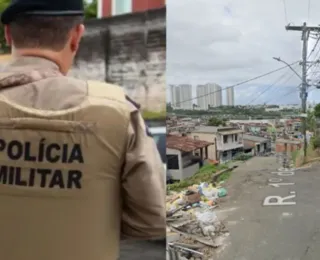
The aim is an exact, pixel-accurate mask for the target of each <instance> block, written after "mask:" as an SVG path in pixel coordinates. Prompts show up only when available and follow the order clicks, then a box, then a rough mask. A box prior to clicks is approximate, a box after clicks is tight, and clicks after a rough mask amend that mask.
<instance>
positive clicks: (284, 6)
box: [282, 0, 288, 24]
mask: <svg viewBox="0 0 320 260" xmlns="http://www.w3.org/2000/svg"><path fill="white" fill-rule="evenodd" d="M282 3H283V9H284V20H285V22H286V24H288V14H287V6H286V0H282Z"/></svg>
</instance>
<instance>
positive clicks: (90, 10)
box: [84, 0, 98, 19]
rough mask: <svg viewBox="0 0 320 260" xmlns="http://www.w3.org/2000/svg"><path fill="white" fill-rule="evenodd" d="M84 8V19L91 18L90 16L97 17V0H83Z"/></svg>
mask: <svg viewBox="0 0 320 260" xmlns="http://www.w3.org/2000/svg"><path fill="white" fill-rule="evenodd" d="M84 9H85V14H84V15H85V18H86V19H92V18H97V13H98V1H97V0H92V1H91V2H89V1H86V0H85V1H84Z"/></svg>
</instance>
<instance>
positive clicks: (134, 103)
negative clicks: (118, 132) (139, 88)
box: [126, 95, 141, 110]
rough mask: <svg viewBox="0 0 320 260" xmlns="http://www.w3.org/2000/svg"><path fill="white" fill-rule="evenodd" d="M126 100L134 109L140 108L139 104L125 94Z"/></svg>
mask: <svg viewBox="0 0 320 260" xmlns="http://www.w3.org/2000/svg"><path fill="white" fill-rule="evenodd" d="M126 100H127V101H129V102H130V103H131V104H132V105H133V106H134V107H135V108H136V109H138V110H140V108H141V106H140V105H139V104H138V103H136V102H134V101H133V100H132V99H131V98H130V97H129V96H127V95H126Z"/></svg>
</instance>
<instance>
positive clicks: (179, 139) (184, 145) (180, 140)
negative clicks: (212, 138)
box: [167, 135, 213, 152]
mask: <svg viewBox="0 0 320 260" xmlns="http://www.w3.org/2000/svg"><path fill="white" fill-rule="evenodd" d="M211 144H213V143H210V142H206V141H202V140H194V139H192V138H190V137H186V136H176V135H167V148H169V149H175V150H179V151H182V152H192V151H194V150H197V149H200V148H204V147H206V146H209V145H211Z"/></svg>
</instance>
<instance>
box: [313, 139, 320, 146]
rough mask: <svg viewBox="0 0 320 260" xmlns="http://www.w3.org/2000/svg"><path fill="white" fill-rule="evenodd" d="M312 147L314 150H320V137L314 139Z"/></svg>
mask: <svg viewBox="0 0 320 260" xmlns="http://www.w3.org/2000/svg"><path fill="white" fill-rule="evenodd" d="M312 145H313V148H314V149H319V148H320V137H315V138H313V140H312Z"/></svg>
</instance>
